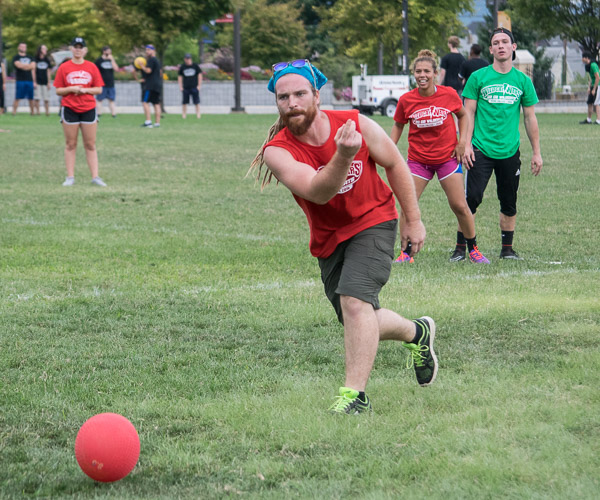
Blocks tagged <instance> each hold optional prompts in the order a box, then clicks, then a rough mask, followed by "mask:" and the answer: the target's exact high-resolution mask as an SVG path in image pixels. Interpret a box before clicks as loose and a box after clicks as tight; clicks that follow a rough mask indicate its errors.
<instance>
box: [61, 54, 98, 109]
mask: <svg viewBox="0 0 600 500" xmlns="http://www.w3.org/2000/svg"><path fill="white" fill-rule="evenodd" d="M72 85H81V86H82V87H85V88H92V87H104V80H102V76H101V75H100V71H99V70H98V66H96V65H95V64H94V63H91V62H89V61H83V63H82V64H75V63H74V62H73V61H66V62H64V63H62V64H61V65H60V66H59V67H58V71H57V72H56V78H55V79H54V86H55V87H56V88H61V87H70V86H72ZM61 104H62V105H63V106H66V107H67V108H70V109H72V110H73V111H75V112H76V113H84V112H86V111H89V110H90V109H94V108H95V107H96V98H95V97H94V96H93V95H91V94H81V95H77V94H67V95H65V96H63V98H62V101H61Z"/></svg>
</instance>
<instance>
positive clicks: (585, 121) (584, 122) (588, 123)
mask: <svg viewBox="0 0 600 500" xmlns="http://www.w3.org/2000/svg"><path fill="white" fill-rule="evenodd" d="M592 123H594V122H592V121H589V122H588V121H587V120H583V121H581V122H579V125H591V124H592Z"/></svg>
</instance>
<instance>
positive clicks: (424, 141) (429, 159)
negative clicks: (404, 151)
mask: <svg viewBox="0 0 600 500" xmlns="http://www.w3.org/2000/svg"><path fill="white" fill-rule="evenodd" d="M461 107H462V101H461V100H460V97H458V94H457V93H456V90H454V89H453V88H452V87H444V86H442V85H437V86H436V92H435V94H433V95H432V96H429V97H423V96H421V95H420V94H419V89H413V90H411V91H410V92H407V93H406V94H403V95H402V96H401V97H400V100H399V101H398V106H396V113H395V114H394V121H396V122H398V123H407V122H408V121H410V128H409V131H408V159H409V160H414V161H418V162H420V163H425V164H427V165H439V164H440V163H444V162H446V161H448V160H449V159H450V155H451V154H452V152H453V151H454V148H455V147H456V143H457V139H456V126H455V125H454V118H453V117H452V113H457V112H458V111H459V110H460V108H461Z"/></svg>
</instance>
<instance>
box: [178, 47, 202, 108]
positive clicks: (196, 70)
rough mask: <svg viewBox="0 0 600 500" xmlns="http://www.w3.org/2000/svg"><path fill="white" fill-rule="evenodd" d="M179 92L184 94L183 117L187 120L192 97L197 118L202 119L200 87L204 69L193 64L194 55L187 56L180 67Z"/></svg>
mask: <svg viewBox="0 0 600 500" xmlns="http://www.w3.org/2000/svg"><path fill="white" fill-rule="evenodd" d="M177 81H178V82H179V90H181V92H182V93H183V101H182V102H181V104H182V107H181V117H182V118H184V119H185V117H186V110H187V105H188V104H189V102H190V97H191V98H192V100H193V101H194V104H195V105H196V118H200V87H201V86H202V69H201V68H200V66H198V65H197V64H196V63H194V62H192V55H191V54H186V55H185V57H184V59H183V64H182V65H181V66H180V67H179V75H178V76H177Z"/></svg>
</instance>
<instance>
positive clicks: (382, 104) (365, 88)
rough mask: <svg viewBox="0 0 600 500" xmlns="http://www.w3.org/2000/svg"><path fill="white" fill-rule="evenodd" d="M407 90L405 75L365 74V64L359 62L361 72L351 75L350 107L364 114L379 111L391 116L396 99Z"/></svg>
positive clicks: (408, 84)
mask: <svg viewBox="0 0 600 500" xmlns="http://www.w3.org/2000/svg"><path fill="white" fill-rule="evenodd" d="M409 90H410V79H409V77H408V76H407V75H367V65H366V64H361V74H360V75H358V76H353V77H352V107H353V108H354V109H358V110H359V111H360V112H361V113H365V114H372V113H373V112H374V111H380V112H381V114H382V115H384V116H389V117H390V118H392V117H393V116H394V112H395V111H396V104H398V99H399V98H400V96H401V95H402V94H404V93H406V92H408V91H409Z"/></svg>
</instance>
